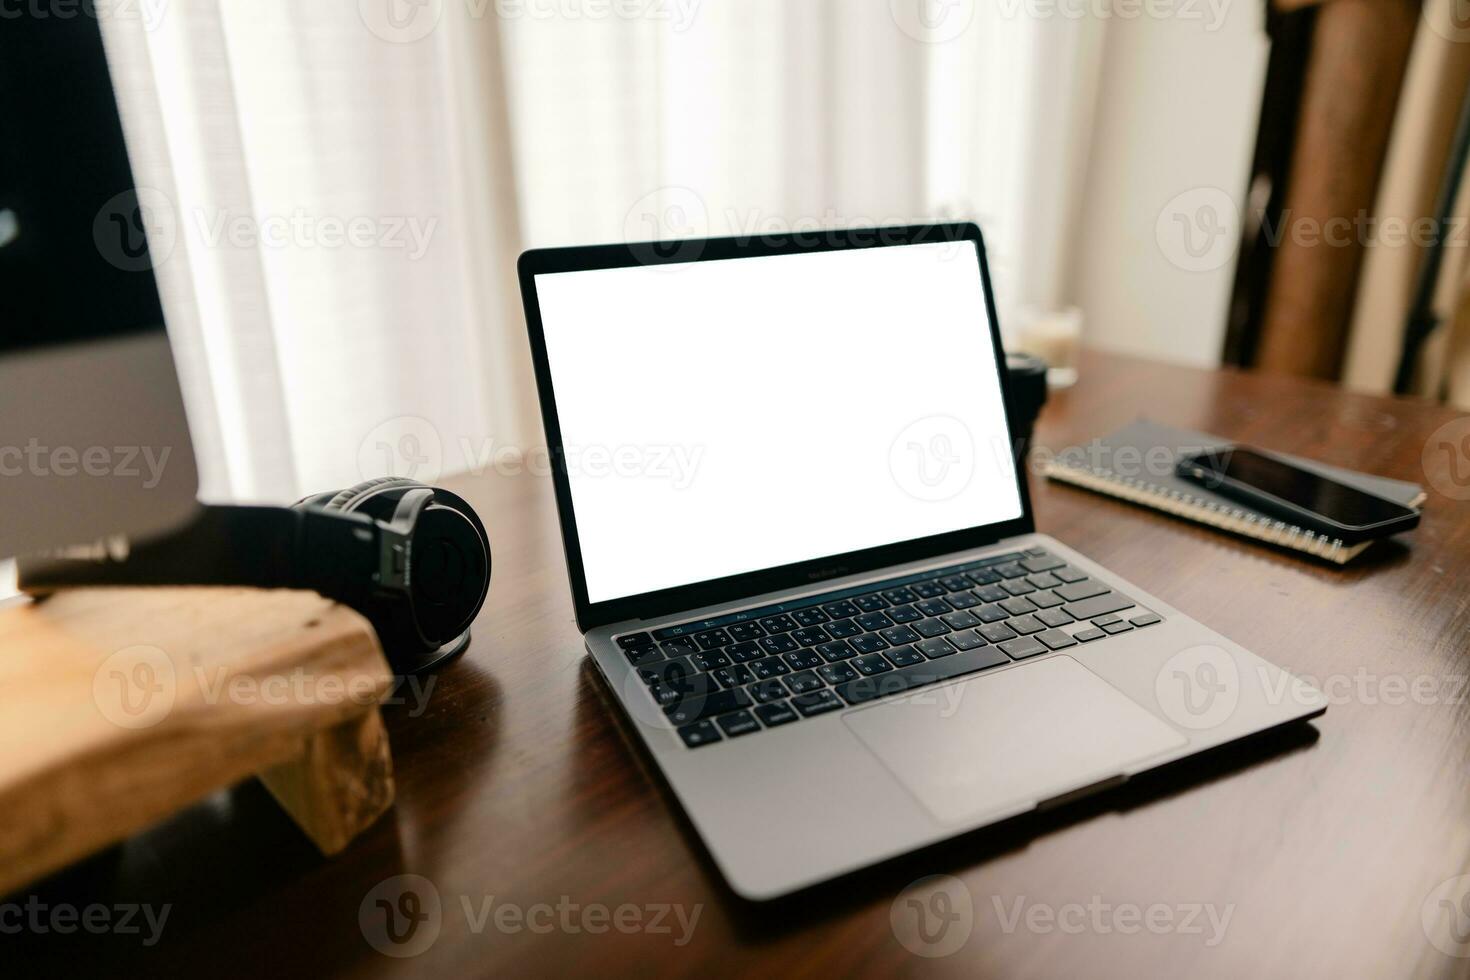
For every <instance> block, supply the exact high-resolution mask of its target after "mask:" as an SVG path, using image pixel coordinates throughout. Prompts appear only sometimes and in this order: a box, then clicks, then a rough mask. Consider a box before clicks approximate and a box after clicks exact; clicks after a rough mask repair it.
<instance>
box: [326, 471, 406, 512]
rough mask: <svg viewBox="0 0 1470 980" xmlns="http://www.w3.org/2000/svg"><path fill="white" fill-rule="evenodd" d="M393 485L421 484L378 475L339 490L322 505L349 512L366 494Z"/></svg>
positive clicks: (396, 477)
mask: <svg viewBox="0 0 1470 980" xmlns="http://www.w3.org/2000/svg"><path fill="white" fill-rule="evenodd" d="M395 485H396V486H403V487H417V486H421V485H422V484H420V483H419V482H418V481H417V480H407V479H404V478H403V477H399V476H380V477H377V478H376V479H372V480H364V481H362V482H361V483H359V484H357V485H356V486H352V487H348V488H347V489H346V490H342V491H339V492H338V493H337V495H336V496H335V497H333V498H332V499H331V500H328V501H327V502H326V503H325V504H323V505H322V506H323V507H324V508H325V509H326V510H340V511H343V512H344V513H351V512H352V511H353V510H354V509H355V508H356V507H357V505H358V504H359V503H360V502H361V501H362V498H364V497H366V496H368V495H369V494H372V493H375V492H377V491H378V490H381V489H384V488H386V487H391V486H395Z"/></svg>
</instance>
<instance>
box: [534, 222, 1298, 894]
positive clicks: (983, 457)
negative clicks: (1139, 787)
mask: <svg viewBox="0 0 1470 980" xmlns="http://www.w3.org/2000/svg"><path fill="white" fill-rule="evenodd" d="M520 276H521V287H522V290H523V292H524V297H525V305H526V315H527V320H528V323H529V327H530V334H531V345H532V351H533V354H534V357H535V362H536V374H537V383H538V386H539V389H540V395H541V405H542V412H543V415H544V420H545V425H546V435H547V439H548V443H549V445H550V447H551V449H552V454H553V458H554V459H555V461H556V466H555V471H554V475H555V481H554V482H555V488H556V497H557V504H558V508H559V512H560V516H561V523H562V534H563V537H564V539H565V544H566V554H567V564H568V568H569V571H570V576H571V584H572V593H573V598H574V602H575V607H576V616H577V623H578V626H579V627H580V628H581V629H582V631H583V632H584V633H585V634H586V642H587V649H588V650H589V652H590V653H591V655H592V659H593V661H594V662H595V663H596V665H597V667H598V669H599V671H600V672H601V673H602V675H603V677H604V678H605V679H606V680H607V683H608V685H609V687H610V689H611V691H612V693H613V695H614V696H615V697H616V698H617V700H618V701H619V703H621V704H622V706H623V708H624V709H625V710H626V712H627V715H628V718H629V720H630V721H631V724H632V726H633V728H634V729H635V730H636V731H637V733H638V735H639V736H640V737H641V738H642V740H643V742H644V743H645V745H646V746H647V748H648V751H649V752H650V753H651V755H652V756H653V758H654V759H655V760H656V761H657V763H658V765H659V767H660V768H661V769H662V771H663V774H664V776H665V777H666V778H667V780H668V783H669V785H670V786H671V787H672V789H673V791H674V793H675V794H676V795H677V796H678V798H679V800H680V802H681V803H682V804H683V806H684V808H685V810H686V811H687V812H688V815H689V818H690V819H691V820H692V822H693V823H694V825H695V827H697V828H698V830H699V833H700V835H701V836H702V837H703V839H704V842H705V844H706V845H707V846H708V848H709V851H710V853H711V854H712V855H713V858H714V860H715V862H716V863H717V865H718V866H719V867H720V869H721V871H722V873H723V874H724V875H725V877H726V879H727V880H728V882H729V884H730V886H731V887H732V888H733V889H734V890H735V891H736V892H737V893H739V894H740V895H742V896H744V897H746V898H750V899H755V900H764V899H771V898H775V897H778V896H781V895H784V894H787V893H790V892H792V891H795V890H798V889H801V888H804V887H806V886H809V885H813V884H816V883H818V882H821V881H823V880H825V879H829V878H832V877H834V876H837V875H840V874H843V873H845V872H849V871H853V870H856V869H858V868H861V867H863V866H865V865H869V864H872V863H874V862H877V861H881V860H883V859H885V858H890V857H893V856H896V855H899V854H902V853H904V852H906V851H910V850H913V849H915V848H918V847H922V846H924V845H926V844H931V843H934V842H936V841H939V840H942V839H945V838H948V837H952V836H955V835H957V834H960V833H963V832H965V831H968V830H972V829H974V828H977V827H980V826H983V825H986V824H990V823H994V822H996V821H998V820H1002V819H1005V818H1008V817H1011V816H1015V815H1017V814H1021V813H1024V812H1027V811H1030V810H1035V809H1041V808H1045V807H1047V806H1050V805H1053V804H1055V803H1058V802H1062V801H1066V800H1071V799H1075V798H1077V797H1079V796H1081V795H1084V794H1086V793H1088V792H1091V791H1095V790H1101V789H1104V788H1107V787H1111V786H1115V785H1117V784H1119V783H1121V782H1122V781H1124V780H1125V779H1127V778H1128V777H1130V776H1132V775H1134V774H1136V773H1139V772H1143V771H1145V770H1148V769H1152V768H1154V767H1157V766H1160V765H1163V764H1164V763H1168V762H1172V761H1175V760H1177V759H1180V758H1183V757H1185V756H1188V755H1192V754H1194V753H1197V752H1200V751H1203V750H1205V749H1209V748H1211V747H1214V746H1217V745H1220V744H1223V743H1226V742H1230V741H1232V740H1235V739H1239V738H1242V737H1244V736H1247V735H1251V734H1253V733H1256V732H1260V731H1263V730H1265V729H1269V728H1272V727H1275V726H1279V725H1283V724H1286V723H1289V722H1294V721H1299V720H1302V719H1306V718H1311V717H1314V716H1316V715H1319V714H1321V713H1322V712H1323V711H1324V710H1326V704H1327V702H1326V700H1325V699H1324V698H1323V697H1322V695H1321V694H1320V693H1319V692H1317V691H1316V690H1314V689H1312V688H1310V687H1309V686H1307V685H1306V684H1304V683H1302V682H1301V681H1299V680H1297V679H1295V678H1293V677H1291V676H1290V675H1288V674H1286V673H1285V672H1284V671H1281V670H1280V669H1279V668H1277V667H1275V666H1273V665H1271V664H1269V663H1267V662H1266V661H1264V660H1262V659H1261V658H1259V657H1257V656H1256V655H1255V654H1252V653H1250V652H1249V651H1247V650H1244V649H1242V648H1241V647H1239V646H1237V645H1235V644H1234V643H1232V642H1230V641H1229V640H1227V639H1226V638H1224V637H1222V636H1220V635H1219V634H1217V633H1215V632H1213V631H1211V630H1209V629H1207V628H1206V627H1204V626H1202V625H1200V624H1199V623H1196V622H1195V621H1194V620H1192V619H1190V618H1189V617H1188V616H1185V615H1184V614H1183V613H1181V612H1179V611H1178V610H1176V609H1174V608H1173V607H1171V606H1170V605H1168V603H1166V602H1164V601H1163V600H1161V599H1159V598H1156V597H1154V596H1152V595H1150V594H1149V593H1147V592H1145V591H1144V590H1142V589H1140V588H1138V587H1136V586H1134V585H1132V584H1131V583H1129V582H1127V581H1124V580H1123V579H1121V578H1120V577H1118V576H1117V575H1114V574H1112V573H1111V572H1109V571H1107V570H1106V569H1104V568H1102V567H1101V566H1099V565H1097V564H1096V563H1094V562H1092V561H1090V560H1088V559H1087V558H1086V557H1084V556H1082V555H1080V554H1078V553H1077V552H1075V551H1073V550H1071V549H1070V548H1068V547H1066V546H1065V545H1063V544H1061V543H1060V542H1058V541H1055V540H1053V539H1051V538H1048V537H1046V536H1044V535H1041V534H1038V533H1036V531H1035V528H1034V526H1033V523H1032V515H1031V503H1030V498H1029V494H1028V490H1027V485H1026V473H1025V469H1024V466H1023V465H1020V461H1018V460H1016V459H1015V458H1014V455H1013V453H1012V451H1011V443H1010V441H1009V438H1008V435H1007V432H1008V426H1007V417H1006V404H1007V401H1006V383H1007V379H1006V372H1005V371H1004V369H1003V365H1004V359H1003V357H1002V354H1001V343H1000V332H999V327H998V324H997V321H996V316H995V304H994V301H993V298H992V295H991V289H990V280H989V273H988V271H987V267H986V261H985V249H984V245H983V242H982V240H981V236H980V231H979V229H978V228H976V227H975V226H974V225H970V224H963V225H961V224H954V225H937V226H921V227H910V228H894V229H880V230H872V229H869V230H865V231H851V232H824V233H821V234H813V235H808V236H805V237H803V236H793V237H791V238H787V239H783V240H770V239H714V240H704V241H687V242H672V243H659V244H657V245H618V246H605V247H592V248H574V249H559V250H548V251H533V252H529V253H527V254H526V255H524V256H523V257H522V259H521V263H520Z"/></svg>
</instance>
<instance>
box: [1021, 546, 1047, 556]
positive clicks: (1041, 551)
mask: <svg viewBox="0 0 1470 980" xmlns="http://www.w3.org/2000/svg"><path fill="white" fill-rule="evenodd" d="M1045 556H1046V549H1045V548H1027V549H1026V557H1028V558H1043V557H1045Z"/></svg>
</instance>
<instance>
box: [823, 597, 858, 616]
mask: <svg viewBox="0 0 1470 980" xmlns="http://www.w3.org/2000/svg"><path fill="white" fill-rule="evenodd" d="M822 609H823V611H825V612H826V613H827V615H828V616H831V617H832V618H833V619H851V618H852V617H854V616H856V615H857V614H858V613H860V612H862V610H861V609H859V608H858V607H857V606H854V605H853V604H852V603H851V602H849V601H848V600H847V599H842V600H839V601H838V602H833V603H829V604H828V605H825V606H823V607H822Z"/></svg>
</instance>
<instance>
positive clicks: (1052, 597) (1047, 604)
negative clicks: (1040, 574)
mask: <svg viewBox="0 0 1470 980" xmlns="http://www.w3.org/2000/svg"><path fill="white" fill-rule="evenodd" d="M1026 601H1027V602H1029V603H1031V604H1032V605H1033V606H1036V607H1037V608H1039V609H1055V608H1056V607H1057V606H1060V605H1061V604H1062V597H1061V596H1059V595H1057V594H1056V593H1055V592H1052V591H1051V590H1050V589H1042V590H1041V591H1040V592H1033V593H1031V594H1030V595H1028V596H1027V597H1026Z"/></svg>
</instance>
